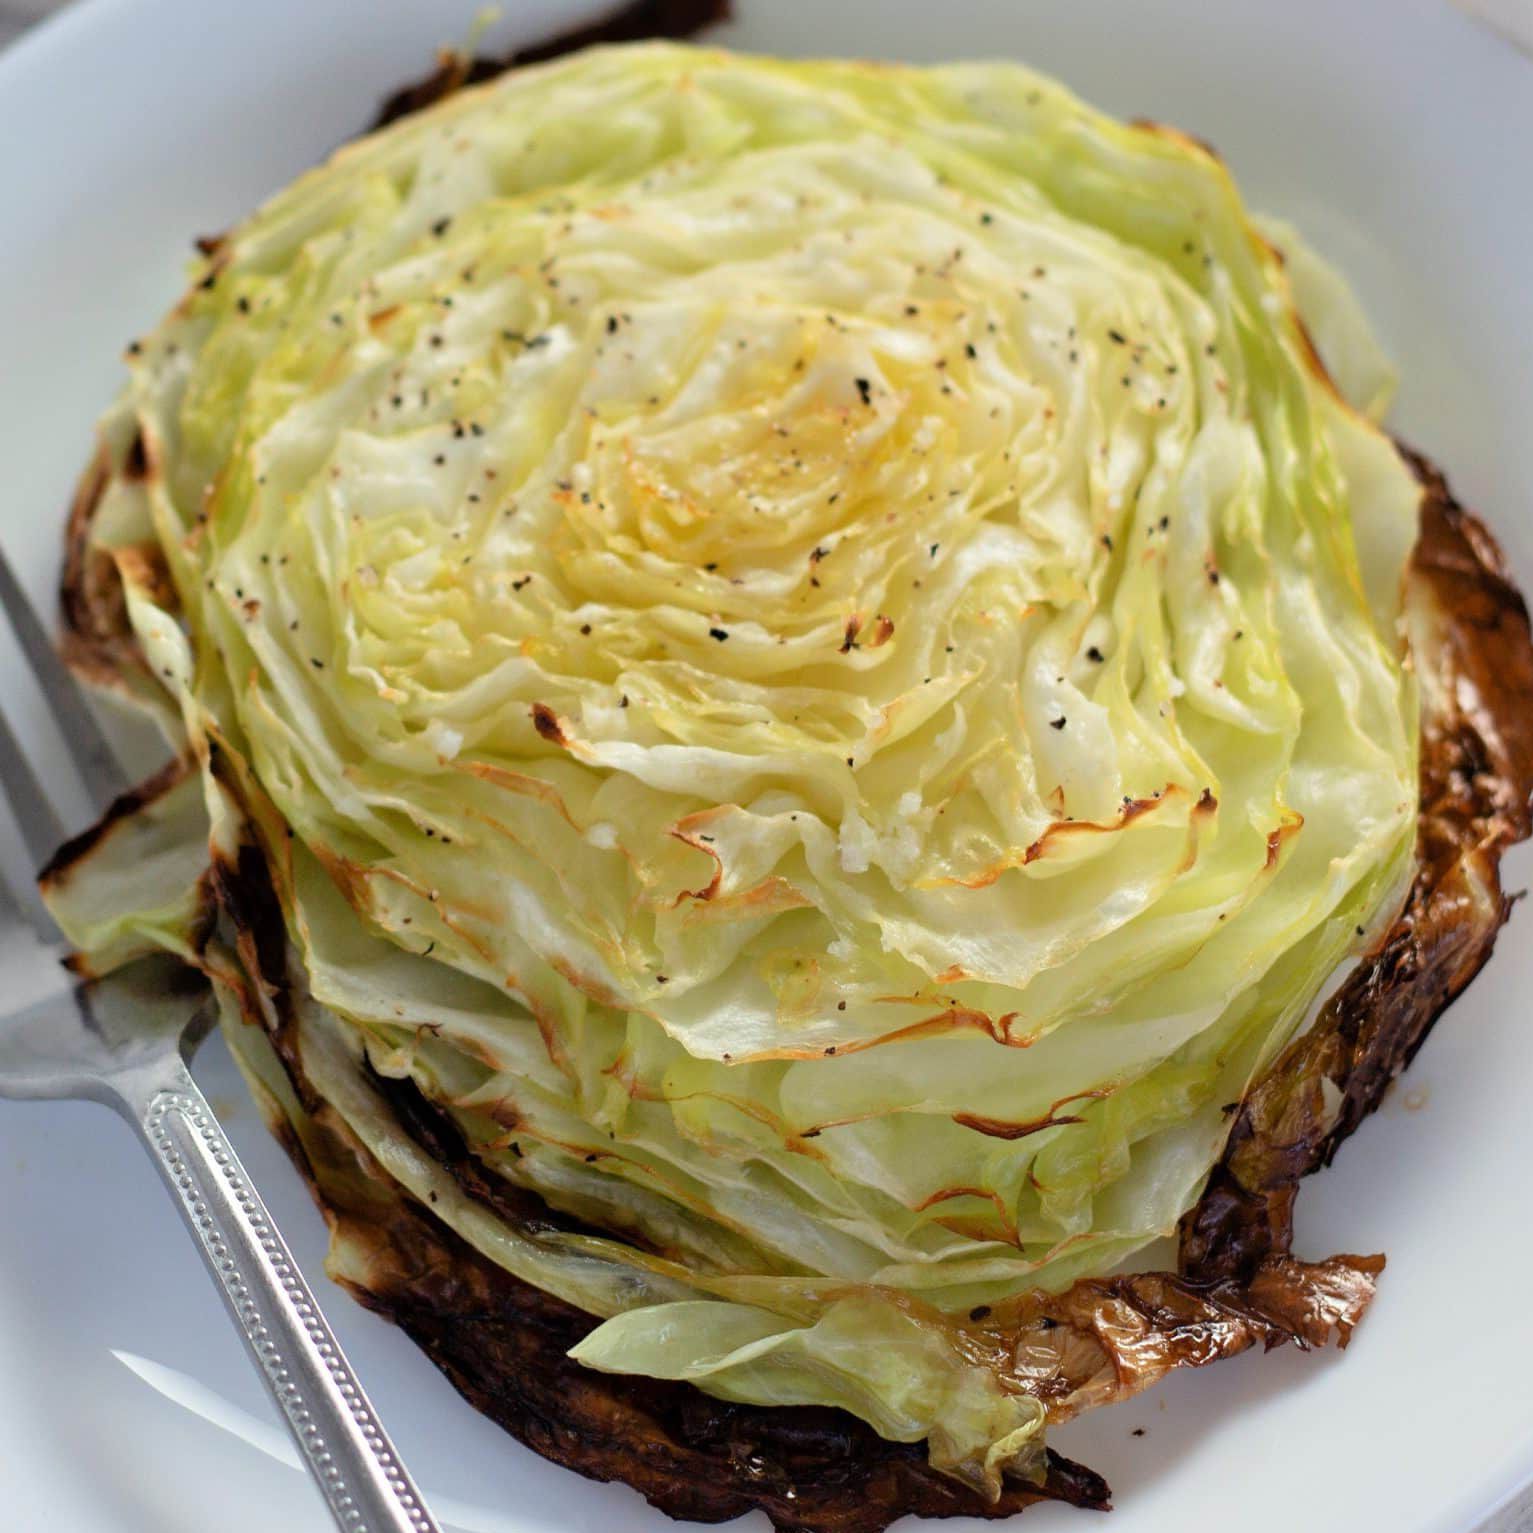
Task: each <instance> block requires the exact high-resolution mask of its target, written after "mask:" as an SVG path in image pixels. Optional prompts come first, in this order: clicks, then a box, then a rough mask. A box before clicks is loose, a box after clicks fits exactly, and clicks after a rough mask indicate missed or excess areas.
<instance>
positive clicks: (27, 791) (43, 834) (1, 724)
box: [0, 712, 64, 867]
mask: <svg viewBox="0 0 1533 1533" xmlns="http://www.w3.org/2000/svg"><path fill="white" fill-rule="evenodd" d="M0 785H3V786H4V789H5V796H6V798H7V799H9V800H10V805H11V812H12V813H13V814H14V815H15V816H16V824H17V826H18V827H19V828H20V830H21V839H22V840H23V841H25V842H26V844H27V851H28V853H29V854H30V856H31V858H32V861H33V862H34V863H35V864H36V865H37V866H38V867H42V865H43V864H44V863H45V862H47V861H48V859H49V858H50V857H52V856H53V854H54V853H55V852H56V851H57V850H58V849H59V847H60V846H61V845H62V844H63V841H64V827H63V825H62V823H61V822H60V820H59V817H58V815H57V814H56V813H55V812H54V808H53V805H52V804H51V803H49V802H48V795H47V794H46V793H45V792H44V791H43V785H42V784H41V783H40V782H39V781H38V780H37V773H36V772H34V771H33V770H32V765H31V763H30V762H29V761H28V760H27V758H26V755H25V753H24V752H23V751H22V749H21V742H20V741H19V740H18V739H17V738H16V734H15V731H14V730H13V729H12V728H11V721H10V720H9V719H8V718H6V716H5V714H4V713H3V712H0Z"/></svg>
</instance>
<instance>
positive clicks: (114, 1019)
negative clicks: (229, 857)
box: [0, 553, 438, 1533]
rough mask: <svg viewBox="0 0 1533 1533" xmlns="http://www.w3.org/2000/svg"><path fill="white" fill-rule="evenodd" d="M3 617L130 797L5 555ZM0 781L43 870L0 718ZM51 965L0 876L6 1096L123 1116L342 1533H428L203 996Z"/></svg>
mask: <svg viewBox="0 0 1533 1533" xmlns="http://www.w3.org/2000/svg"><path fill="white" fill-rule="evenodd" d="M0 606H3V607H4V608H5V611H6V615H7V616H8V617H9V619H10V621H11V625H12V627H13V628H14V629H15V631H16V637H17V639H18V640H19V641H20V644H21V647H22V650H23V651H24V653H25V654H26V657H27V660H28V662H29V663H30V665H31V666H32V669H33V671H34V673H35V674H36V677H37V679H38V681H39V682H40V684H41V687H42V690H43V692H44V694H45V696H46V697H47V699H48V703H49V707H50V709H51V711H52V714H53V718H54V721H55V723H56V724H57V725H58V728H59V732H60V734H61V735H62V736H63V738H64V740H65V742H66V744H67V745H68V746H69V748H70V753H71V755H72V757H73V758H74V760H75V762H76V765H77V766H78V767H79V770H80V776H81V780H82V781H83V782H84V784H85V786H86V787H87V788H88V789H89V790H90V792H91V793H92V794H93V795H94V796H95V798H96V801H97V803H98V804H101V803H104V801H105V800H106V799H107V798H108V797H110V796H112V795H114V794H116V793H118V792H120V791H122V790H123V789H125V788H126V787H127V786H128V785H127V783H126V782H125V781H124V779H123V777H122V775H121V772H120V769H119V768H118V767H117V764H116V761H115V759H114V757H113V754H112V751H111V749H110V747H109V746H108V745H107V742H106V740H105V739H104V738H103V736H102V735H101V733H100V730H99V728H98V726H97V724H96V721H95V719H94V718H93V717H92V715H91V713H90V711H89V709H88V708H87V707H86V706H85V703H84V700H83V698H82V697H81V696H80V695H79V693H78V692H77V691H76V690H75V686H74V681H73V678H72V677H71V676H70V674H69V672H68V670H67V669H66V667H65V666H64V664H63V662H62V661H61V660H60V659H59V657H58V655H57V654H56V653H55V652H54V649H53V646H52V645H51V644H50V643H49V640H48V636H47V634H46V632H45V631H44V629H43V625H42V624H41V622H39V620H38V618H37V615H36V613H35V612H34V611H33V610H32V608H31V606H30V604H29V603H28V602H27V600H26V597H25V595H24V594H23V592H22V590H21V587H20V585H19V584H18V583H17V580H16V577H15V575H14V573H13V572H12V570H11V567H10V564H9V563H8V562H7V561H6V559H5V556H4V554H3V553H0ZM0 784H3V786H4V789H5V795H6V797H7V798H8V799H9V801H10V805H11V808H12V810H13V812H14V813H15V816H16V820H17V822H18V825H19V828H20V830H21V833H22V837H23V839H24V840H25V842H26V846H27V850H28V852H29V853H30V854H31V856H32V857H33V859H34V860H35V861H36V862H38V863H41V862H43V861H45V860H46V859H47V858H48V857H50V856H51V855H52V854H53V852H54V851H55V850H56V848H57V847H58V846H59V845H60V843H61V842H62V841H63V839H64V830H63V826H62V825H61V823H60V821H59V816H58V814H57V813H56V812H55V810H54V808H53V805H52V803H51V801H50V800H49V797H48V794H47V792H46V790H45V789H44V788H43V785H42V783H41V782H39V780H38V777H37V774H36V773H35V772H34V771H33V769H32V767H31V765H30V763H29V762H28V760H27V757H26V754H25V752H24V751H23V750H22V747H21V743H20V741H19V740H18V739H17V738H16V735H15V733H14V732H13V730H12V728H11V726H10V724H9V722H8V721H7V719H6V718H5V716H4V713H3V712H0ZM63 956H64V942H63V938H62V936H61V935H60V933H59V932H58V930H57V929H56V928H55V927H54V926H53V923H52V922H51V920H50V919H49V917H48V915H47V912H46V911H45V910H44V908H43V906H42V903H41V901H40V900H39V899H38V897H37V894H36V891H35V890H34V889H32V888H30V887H29V888H24V889H17V890H7V889H6V888H5V885H4V882H3V880H0V974H3V975H4V976H5V984H6V988H7V991H8V993H9V995H10V997H11V998H12V999H13V1000H15V999H17V998H20V997H25V998H26V1000H27V1002H28V1004H26V1005H25V1006H24V1007H23V1009H22V1010H20V1011H18V1012H16V1013H14V1014H13V1015H11V1016H9V1017H6V1018H4V1019H3V1020H0V1097H16V1098H20V1097H84V1098H88V1099H89V1100H91V1101H96V1102H102V1103H105V1104H106V1105H107V1106H109V1107H112V1108H114V1109H115V1110H116V1111H117V1112H118V1113H119V1114H121V1116H122V1117H123V1118H125V1119H126V1120H127V1122H128V1123H129V1124H130V1125H131V1126H132V1128H133V1129H134V1131H135V1132H136V1133H137V1135H138V1137H139V1140H140V1142H141V1143H142V1144H143V1146H144V1148H145V1149H146V1150H147V1151H148V1152H149V1154H150V1156H151V1158H152V1159H153V1161H154V1163H155V1165H156V1167H158V1169H159V1172H160V1176H161V1178H162V1179H163V1180H164V1182H165V1185H166V1187H167V1188H168V1189H169V1190H170V1193H171V1196H172V1197H173V1198H174V1200H175V1203H176V1206H177V1208H179V1209H180V1211H181V1216H182V1218H183V1219H184V1220H185V1221H186V1225H187V1228H188V1229H189V1230H190V1231H191V1233H192V1236H193V1238H194V1239H195V1241H196V1244H197V1248H198V1250H200V1251H201V1253H202V1258H203V1261H204V1262H205V1263H206V1264H207V1269H208V1271H209V1273H210V1274H211V1275H212V1276H213V1278H214V1279H215V1280H216V1281H217V1283H218V1287H219V1290H220V1291H221V1292H222V1294H223V1296H224V1302H225V1303H226V1305H227V1306H228V1309H229V1313H230V1314H231V1315H232V1316H233V1317H234V1320H235V1323H236V1324H237V1325H238V1327H239V1330H240V1334H241V1335H242V1336H243V1337H244V1339H245V1345H246V1346H247V1347H248V1348H249V1351H250V1355H251V1357H252V1358H253V1359H254V1360H255V1362H256V1364H257V1366H258V1367H259V1369H260V1372H261V1376H262V1377H263V1378H264V1379H265V1381H266V1386H267V1388H268V1389H269V1390H270V1391H271V1395H272V1398H273V1399H274V1400H275V1401H276V1402H277V1405H278V1406H279V1407H280V1409H281V1411H282V1415H283V1417H284V1418H285V1419H286V1421H287V1425H288V1429H289V1430H290V1431H291V1432H292V1434H293V1438H294V1441H295V1442H296V1443H297V1445H298V1448H299V1450H300V1452H301V1453H302V1454H303V1457H304V1459H305V1461H306V1462H307V1464H308V1467H309V1470H310V1472H311V1473H312V1475H313V1476H314V1479H315V1482H316V1483H317V1484H318V1486H319V1489H320V1492H321V1493H322V1494H323V1496H324V1498H325V1501H326V1503H327V1504H328V1505H329V1508H330V1513H331V1516H332V1517H333V1518H334V1519H335V1524H336V1526H337V1527H338V1528H341V1529H343V1530H345V1533H438V1529H437V1524H436V1522H435V1520H434V1519H433V1518H432V1516H431V1514H430V1513H429V1512H428V1511H427V1510H426V1506H425V1503H424V1502H423V1501H422V1499H421V1495H420V1492H419V1491H418V1490H417V1489H416V1487H415V1483H414V1481H413V1480H412V1479H411V1478H410V1475H409V1473H408V1471H407V1470H406V1469H405V1467H404V1465H403V1464H402V1463H401V1462H400V1460H399V1455H398V1454H397V1453H396V1452H395V1450H394V1445H393V1444H392V1443H391V1442H390V1441H389V1438H388V1434H387V1433H386V1432H385V1431H384V1430H383V1427H382V1425H381V1423H380V1422H379V1420H378V1418H377V1416H376V1414H375V1413H374V1411H373V1408H372V1406H371V1405H370V1404H369V1403H368V1399H367V1396H366V1395H365V1394H364V1393H363V1390H362V1386H361V1385H360V1384H359V1383H358V1382H357V1379H356V1375H355V1374H353V1373H352V1371H351V1367H350V1365H349V1364H348V1363H347V1361H346V1359H345V1357H343V1356H342V1354H341V1349H340V1345H339V1344H338V1343H337V1341H336V1339H335V1337H334V1335H333V1334H332V1333H331V1330H330V1327H329V1325H328V1324H327V1323H326V1322H325V1318H324V1316H323V1315H322V1314H321V1313H320V1309H319V1305H318V1304H317V1303H316V1302H315V1299H314V1295H313V1294H312V1293H311V1292H310V1291H309V1286H308V1284H307V1283H305V1281H304V1279H303V1276H302V1274H301V1273H300V1272H299V1271H298V1267H297V1264H296V1263H295V1262H294V1261H293V1258H292V1255H291V1253H290V1252H289V1251H288V1248H287V1246H286V1244H285V1243H284V1242H283V1239H282V1237H281V1235H279V1234H278V1233H277V1229H276V1226H275V1225H274V1224H273V1223H272V1221H271V1216H270V1215H269V1214H268V1213H267V1211H266V1206H265V1205H264V1204H263V1203H262V1201H261V1198H260V1195H259V1194H258V1193H257V1192H256V1190H255V1188H254V1187H253V1186H252V1185H251V1184H250V1180H249V1178H248V1177H247V1176H246V1175H245V1170H244V1167H243V1166H241V1165H240V1162H239V1158H238V1157H237V1156H236V1155H235V1153H234V1150H233V1149H232V1148H231V1147H230V1145H229V1142H228V1140H227V1139H225V1137H224V1135H223V1132H222V1130H221V1129H220V1128H219V1126H218V1121H217V1119H216V1118H215V1117H214V1116H213V1112H212V1109H211V1108H210V1107H209V1106H208V1104H207V1102H206V1100H205V1099H204V1098H203V1095H202V1092H201V1091H200V1090H198V1088H197V1084H196V1082H195V1081H193V1079H192V1077H191V1074H190V1072H189V1071H188V1069H187V1065H188V1063H189V1062H190V1060H191V1057H192V1054H193V1052H194V1051H195V1049H196V1047H197V1045H198V1044H199V1043H200V1042H201V1041H202V1039H203V1038H204V1037H205V1036H206V1035H207V1032H208V1030H209V1027H210V1025H211V1022H212V1008H211V1004H210V999H209V996H208V993H207V990H206V987H205V986H203V985H202V984H201V982H200V981H196V980H195V979H194V977H192V976H190V975H189V974H188V972H187V971H186V970H185V969H184V968H181V967H180V966H178V965H176V964H174V963H172V962H169V961H159V960H144V961H142V962H139V963H136V964H134V965H132V966H130V967H129V968H127V969H125V970H123V971H121V972H120V973H118V974H114V975H112V976H110V977H109V978H107V979H104V980H101V981H98V982H95V983H92V984H89V985H71V984H70V983H69V980H68V977H67V974H66V971H65V970H64V969H63V968H62V967H61V966H60V962H59V961H60V959H61V958H62V957H63Z"/></svg>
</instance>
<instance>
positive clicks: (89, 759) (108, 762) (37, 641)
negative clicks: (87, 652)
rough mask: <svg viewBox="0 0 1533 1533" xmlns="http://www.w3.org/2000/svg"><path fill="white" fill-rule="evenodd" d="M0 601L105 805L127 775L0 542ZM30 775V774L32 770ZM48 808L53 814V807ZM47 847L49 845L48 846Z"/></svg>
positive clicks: (89, 784) (78, 762)
mask: <svg viewBox="0 0 1533 1533" xmlns="http://www.w3.org/2000/svg"><path fill="white" fill-rule="evenodd" d="M0 607H4V608H5V614H6V616H7V617H8V618H9V619H10V620H11V627H12V628H13V629H14V630H15V633H16V638H17V641H18V642H19V643H20V645H21V648H22V652H23V653H24V654H25V655H26V657H27V663H28V664H29V665H30V666H31V667H32V674H33V675H34V676H36V677H37V680H38V683H39V684H40V686H41V688H42V693H43V696H44V698H45V699H46V700H47V703H48V708H49V711H50V712H51V713H52V714H53V719H54V722H55V723H56V724H57V725H58V727H59V733H60V734H62V735H63V737H64V740H65V743H66V744H67V745H68V746H69V753H70V755H71V756H72V757H73V759H74V763H75V766H76V767H77V768H78V769H79V773H80V776H81V778H82V780H83V781H84V783H85V786H86V788H87V789H88V790H89V791H90V795H91V797H92V799H93V800H94V801H95V804H96V807H97V808H98V809H104V808H105V807H106V805H107V804H108V803H110V802H111V800H112V799H114V798H116V797H117V795H118V794H119V793H122V792H124V791H125V790H126V789H127V787H128V780H127V777H126V776H125V775H124V774H123V770H122V768H121V767H120V766H119V765H118V764H117V757H116V756H115V755H114V754H113V751H112V747H111V746H110V745H108V744H107V741H106V736H105V735H104V734H102V732H101V726H100V725H99V724H98V723H97V722H96V720H95V717H94V715H93V714H92V713H91V711H90V709H89V707H87V706H86V702H85V699H84V698H83V697H82V696H81V695H80V689H79V687H78V686H77V685H76V683H75V679H74V677H73V676H72V675H70V673H69V667H68V666H66V665H65V664H64V662H63V660H62V659H60V658H59V653H58V651H57V650H56V649H55V648H54V647H53V641H52V640H51V639H50V638H49V637H48V631H47V630H46V629H45V628H44V627H43V624H42V620H41V619H40V618H39V617H38V615H37V613H36V612H35V611H34V610H33V607H32V603H31V602H30V601H28V600H27V596H26V593H25V592H24V591H23V590H22V589H21V582H20V581H18V580H17V579H16V572H15V570H13V569H12V568H11V561H10V560H9V559H8V558H6V556H5V550H4V549H3V548H0ZM5 734H6V736H7V737H8V740H9V745H8V746H7V747H6V749H7V750H8V751H10V752H11V753H12V754H14V756H15V758H16V759H17V760H21V761H22V766H23V768H24V769H25V767H26V763H25V761H24V760H22V758H21V752H20V750H19V749H18V748H17V747H16V738H15V736H14V735H12V734H11V731H10V729H9V728H7V729H6V730H5ZM4 770H5V773H6V779H7V781H8V782H9V781H11V780H12V778H11V775H10V774H11V772H12V771H13V767H12V765H11V764H10V760H9V757H7V759H6V765H5V767H4ZM28 775H29V776H31V773H30V771H28ZM32 783H33V785H34V786H36V783H37V779H36V777H32ZM12 802H13V804H14V805H15V807H16V811H17V813H18V814H20V815H22V824H23V829H25V828H26V826H27V817H26V815H25V814H24V813H23V811H22V809H21V806H20V805H19V804H15V800H14V798H13V800H12ZM43 803H44V805H46V803H47V800H46V799H44V800H43ZM49 812H50V814H51V812H52V811H51V810H50V811H49ZM52 823H53V824H55V825H56V824H57V823H58V821H57V818H56V817H54V819H53V821H52ZM62 839H63V836H62V833H61V834H60V835H59V836H58V837H57V838H56V839H55V840H54V843H53V845H54V846H57V845H58V843H59V841H60V840H62ZM27 845H28V848H29V849H30V850H32V851H33V853H34V854H35V853H36V848H35V847H33V846H32V843H31V839H30V835H29V838H28V842H27ZM49 850H50V851H51V850H52V848H50V849H49ZM47 855H48V854H47V853H44V854H43V856H47Z"/></svg>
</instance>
